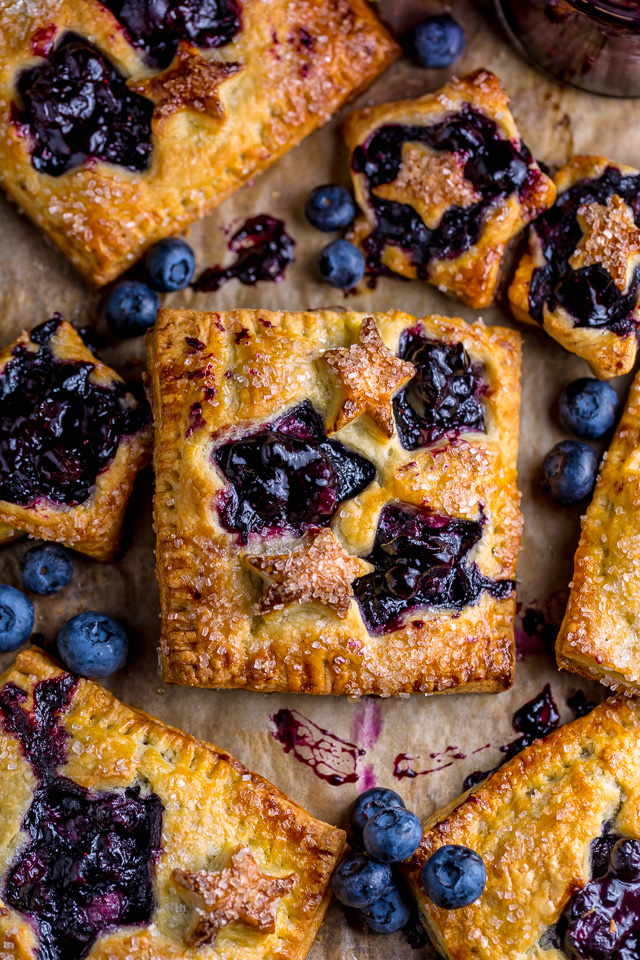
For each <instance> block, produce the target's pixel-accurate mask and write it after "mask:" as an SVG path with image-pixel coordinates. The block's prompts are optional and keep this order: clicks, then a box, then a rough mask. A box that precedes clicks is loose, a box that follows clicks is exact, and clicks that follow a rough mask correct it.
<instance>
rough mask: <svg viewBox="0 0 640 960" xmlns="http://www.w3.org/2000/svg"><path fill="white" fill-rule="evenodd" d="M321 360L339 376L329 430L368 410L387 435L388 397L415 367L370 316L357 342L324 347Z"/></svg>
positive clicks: (390, 415)
mask: <svg viewBox="0 0 640 960" xmlns="http://www.w3.org/2000/svg"><path fill="white" fill-rule="evenodd" d="M324 361H325V363H326V364H327V366H328V367H329V369H330V370H332V371H333V372H334V373H335V374H336V375H337V376H338V379H339V380H340V385H341V387H342V403H341V405H340V408H339V410H338V412H337V415H336V416H335V418H334V423H333V425H332V426H331V427H330V430H329V432H331V433H335V432H336V431H337V430H340V429H341V428H342V427H344V426H346V425H347V424H348V423H351V421H352V420H355V419H356V418H357V417H359V416H361V415H362V414H363V413H368V414H369V416H370V417H372V419H373V420H374V421H375V423H376V424H377V425H378V426H379V427H380V429H381V430H382V432H383V433H384V434H385V435H386V436H387V437H392V436H393V434H394V431H395V423H394V420H393V413H392V411H391V400H392V399H393V395H394V393H396V391H397V390H399V389H400V387H403V386H404V385H405V383H407V382H408V381H409V380H411V378H412V377H413V376H414V374H415V372H416V368H415V367H414V365H413V364H412V363H409V362H408V361H407V360H401V359H400V357H396V356H395V354H393V353H392V352H391V350H389V348H388V347H387V346H385V344H384V342H383V340H382V338H381V336H380V334H379V333H378V328H377V327H376V322H375V320H374V319H373V317H365V319H364V320H363V321H362V326H361V327H360V334H359V336H358V342H357V343H355V344H354V345H353V346H351V347H340V348H339V349H338V350H328V351H327V352H326V353H325V354H324Z"/></svg>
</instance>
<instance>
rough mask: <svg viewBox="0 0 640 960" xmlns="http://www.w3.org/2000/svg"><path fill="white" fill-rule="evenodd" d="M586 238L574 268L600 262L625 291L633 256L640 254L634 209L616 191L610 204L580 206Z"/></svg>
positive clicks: (580, 215) (583, 237)
mask: <svg viewBox="0 0 640 960" xmlns="http://www.w3.org/2000/svg"><path fill="white" fill-rule="evenodd" d="M578 223H579V224H580V226H581V227H582V234H583V235H582V238H581V240H580V243H579V244H578V246H577V247H576V249H575V253H574V254H573V256H572V257H571V259H570V260H569V266H570V267H573V269H574V270H579V269H580V267H589V266H591V265H592V264H594V263H600V264H602V266H603V267H604V268H605V270H606V271H607V273H609V274H611V277H612V278H613V282H614V283H615V285H616V286H617V287H618V288H619V289H620V290H622V291H623V292H624V291H625V290H626V289H627V286H628V282H629V272H630V271H629V268H630V264H631V259H632V257H633V256H634V255H635V254H637V253H640V230H639V229H638V227H637V226H636V223H635V220H634V219H633V213H632V211H631V209H630V208H629V207H628V206H627V204H626V203H625V202H624V200H623V199H622V197H620V196H618V194H617V193H614V195H613V196H612V197H609V198H608V200H607V205H606V206H603V204H601V203H590V204H586V205H584V206H582V207H580V208H579V210H578Z"/></svg>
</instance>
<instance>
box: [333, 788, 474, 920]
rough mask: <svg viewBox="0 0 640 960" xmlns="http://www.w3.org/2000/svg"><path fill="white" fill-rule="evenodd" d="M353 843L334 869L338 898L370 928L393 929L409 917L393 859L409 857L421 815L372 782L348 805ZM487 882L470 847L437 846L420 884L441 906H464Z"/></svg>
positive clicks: (406, 897)
mask: <svg viewBox="0 0 640 960" xmlns="http://www.w3.org/2000/svg"><path fill="white" fill-rule="evenodd" d="M349 823H350V826H351V830H352V845H353V846H354V847H359V848H364V851H363V852H361V851H358V852H354V853H351V854H349V855H348V856H347V857H345V859H344V860H343V861H342V862H341V863H340V864H339V866H338V868H337V870H336V872H335V873H334V875H333V892H334V893H335V895H336V897H337V899H338V900H339V901H340V903H342V904H344V905H345V906H346V907H352V908H354V909H355V910H356V911H357V915H358V916H359V918H360V920H361V921H362V923H363V924H364V925H365V927H367V929H369V930H372V931H373V932H374V933H395V931H396V930H400V929H402V927H404V926H405V925H406V924H407V923H408V922H409V920H410V917H411V913H412V910H411V903H410V899H409V895H408V893H407V890H406V887H405V885H404V883H403V881H402V879H401V877H400V876H399V875H398V874H397V873H395V872H394V870H393V866H392V865H393V864H396V863H400V862H401V861H403V860H407V859H408V858H409V857H411V856H412V855H413V854H414V853H415V852H416V850H417V849H418V847H419V846H420V841H421V840H422V826H421V824H420V820H419V819H418V817H417V816H416V815H415V813H411V811H410V810H407V809H406V807H405V803H404V800H403V799H402V797H400V796H398V794H397V793H396V792H395V791H394V790H389V789H387V788H385V787H372V788H371V789H370V790H365V792H364V793H361V794H360V796H359V797H357V798H356V799H355V801H354V802H353V804H352V805H351V809H350V811H349ZM485 883H486V871H485V867H484V862H483V861H482V858H481V857H479V856H478V854H477V853H475V852H474V851H473V850H470V849H469V848H468V847H462V846H458V845H453V844H449V845H447V846H444V847H440V848H439V849H438V850H436V852H435V853H434V854H433V856H431V857H430V858H429V859H428V860H427V862H426V863H425V865H424V867H423V870H422V884H423V886H424V889H425V892H426V894H427V896H428V897H429V898H430V899H431V900H433V902H434V903H435V904H436V905H437V906H439V907H442V908H443V909H446V910H454V909H458V908H459V907H465V906H468V905H469V904H470V903H473V902H474V901H475V900H477V899H478V897H479V896H480V894H481V893H482V891H483V890H484V886H485Z"/></svg>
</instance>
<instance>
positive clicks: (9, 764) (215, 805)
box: [0, 649, 344, 960]
mask: <svg viewBox="0 0 640 960" xmlns="http://www.w3.org/2000/svg"><path fill="white" fill-rule="evenodd" d="M0 747H1V749H0V799H1V801H2V820H1V822H0V839H1V844H0V872H1V874H2V900H1V902H0V937H1V938H2V943H3V947H4V950H5V952H6V953H7V955H9V953H8V951H11V953H10V955H11V956H12V957H15V958H16V960H44V958H46V960H125V958H126V960H150V958H153V960H178V958H180V960H213V958H216V960H218V958H219V960H258V958H261V960H266V958H272V957H278V958H282V960H304V957H306V955H307V953H308V951H309V949H310V947H311V945H312V943H313V939H314V937H315V934H316V932H317V930H318V927H319V926H320V923H321V921H322V918H323V916H324V913H325V910H326V908H327V904H328V901H329V895H328V892H327V885H328V882H329V879H330V877H331V872H332V870H333V868H334V866H335V864H336V861H337V859H338V857H339V855H340V852H341V849H342V846H343V844H344V834H343V832H342V831H341V830H338V829H336V828H334V827H330V826H329V825H328V824H325V823H321V822H320V821H318V820H315V819H314V818H313V817H311V816H310V815H309V814H308V813H307V812H306V811H305V810H303V809H302V808H301V807H299V806H298V805H297V804H296V803H294V802H293V801H291V800H289V799H288V798H287V797H286V796H284V794H282V793H280V791H279V790H277V789H276V788H275V787H274V786H272V784H270V783H269V782H268V781H266V780H263V779H262V777H259V776H257V775H256V774H254V773H251V772H250V771H249V770H247V769H246V767H244V766H243V765H242V764H241V763H239V762H238V761H237V760H234V759H233V757H230V756H229V754H227V753H225V752H224V751H222V750H220V749H218V748H217V747H214V746H211V745H210V744H206V743H202V742H201V741H199V740H196V739H195V738H193V737H190V736H189V735H188V734H186V733H182V732H181V731H179V730H175V729H172V728H171V727H167V726H165V725H164V724H163V723H161V722H160V721H159V720H155V719H154V718H153V717H150V716H148V715H147V714H145V713H142V712H141V711H139V710H132V709H131V708H129V707H126V706H124V704H122V703H119V702H118V701H117V700H116V699H115V698H114V697H113V696H112V695H111V694H110V693H108V692H107V691H106V690H103V689H102V688H101V687H99V686H98V685H97V684H95V683H93V682H91V681H87V680H81V679H79V678H78V677H76V676H73V675H72V674H69V673H65V672H64V671H62V670H60V669H58V668H57V667H56V666H55V665H54V664H53V663H52V662H51V661H50V660H49V659H48V658H46V657H45V656H44V655H43V654H41V653H40V652H39V651H37V650H36V649H32V650H29V651H27V652H25V653H22V654H21V655H20V656H19V657H18V659H17V661H16V663H15V665H14V666H13V667H12V668H11V669H10V670H9V671H8V672H7V673H5V674H4V675H3V676H2V678H0ZM3 956H4V954H3Z"/></svg>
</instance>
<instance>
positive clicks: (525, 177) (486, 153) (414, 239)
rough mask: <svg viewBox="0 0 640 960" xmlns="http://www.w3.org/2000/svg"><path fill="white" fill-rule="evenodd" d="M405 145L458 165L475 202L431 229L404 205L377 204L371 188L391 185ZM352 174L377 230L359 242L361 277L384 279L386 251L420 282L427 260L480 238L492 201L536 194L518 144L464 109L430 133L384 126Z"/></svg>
mask: <svg viewBox="0 0 640 960" xmlns="http://www.w3.org/2000/svg"><path fill="white" fill-rule="evenodd" d="M405 143H416V144H417V143H423V144H425V145H426V146H428V147H430V148H431V149H433V150H435V151H437V152H439V153H451V154H454V155H456V156H458V157H461V158H464V160H465V165H464V176H465V178H466V179H467V180H468V181H470V182H471V183H472V184H473V186H474V187H475V189H476V191H477V192H478V193H479V194H480V195H481V199H480V200H479V201H478V202H476V203H473V204H471V205H470V206H467V207H458V206H452V207H451V208H450V209H449V210H447V211H446V212H445V214H444V216H443V217H442V220H441V221H440V223H439V225H438V226H437V227H436V228H435V229H433V230H430V229H429V228H428V227H427V226H426V225H425V223H424V222H423V220H422V219H421V217H420V216H419V215H418V214H417V213H416V211H415V210H414V209H413V207H411V206H410V205H409V204H405V203H398V202H397V201H393V200H383V199H381V198H380V197H377V196H376V195H375V194H374V193H373V190H374V189H375V188H376V187H379V186H382V185H383V184H386V183H391V182H392V181H394V180H395V179H396V178H397V176H398V173H399V171H400V166H401V163H402V147H403V145H404V144H405ZM352 166H353V169H354V171H355V172H356V173H363V174H364V175H365V177H366V178H367V184H368V190H369V203H370V204H371V207H372V209H373V212H374V215H375V219H376V226H375V228H374V230H373V232H372V233H371V234H370V235H369V236H368V237H367V238H366V240H365V241H364V242H363V249H364V252H365V256H366V261H367V272H368V273H370V274H380V273H384V272H385V268H384V267H383V265H382V255H383V252H384V248H385V246H386V245H387V244H391V245H394V246H397V247H400V248H401V249H402V250H404V251H405V252H406V253H407V254H408V255H409V257H410V259H411V263H412V264H413V266H414V267H415V268H416V272H417V274H418V276H419V277H420V278H422V279H427V278H428V275H429V264H430V263H431V261H432V260H452V259H453V258H454V257H457V256H459V255H460V254H461V253H464V251H465V250H468V249H469V247H471V246H472V245H473V244H474V243H475V242H476V241H477V240H478V238H479V236H480V235H481V233H482V230H483V228H484V225H485V223H486V220H487V216H488V215H489V211H490V208H491V207H492V206H493V205H494V204H495V203H496V201H498V200H501V199H504V198H505V197H508V196H510V195H511V194H512V193H517V194H518V195H519V197H520V198H521V199H525V198H526V196H527V195H528V194H529V193H531V191H532V190H534V189H535V187H536V185H537V184H538V182H539V179H540V172H539V171H538V170H537V168H535V167H533V166H532V158H531V154H530V153H529V151H528V149H527V148H526V146H525V145H524V144H522V143H521V144H520V145H516V144H514V143H513V142H512V141H510V140H505V139H504V137H502V136H501V135H500V132H499V129H498V126H497V124H496V123H495V122H494V121H493V120H491V119H490V118H489V117H486V116H485V115H484V114H483V113H481V112H480V111H479V110H476V109H474V107H472V106H471V105H470V104H465V105H464V106H463V107H462V109H461V110H460V111H459V112H458V113H455V114H452V115H451V116H449V117H447V118H446V119H444V120H441V121H439V122H438V123H435V124H433V125H431V126H429V127H422V126H409V125H404V124H389V125H386V126H383V127H380V128H379V129H378V130H376V131H375V133H373V134H372V135H371V137H370V138H369V139H368V140H367V141H366V143H364V144H362V145H361V146H358V147H357V148H356V149H355V150H354V152H353V157H352Z"/></svg>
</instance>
